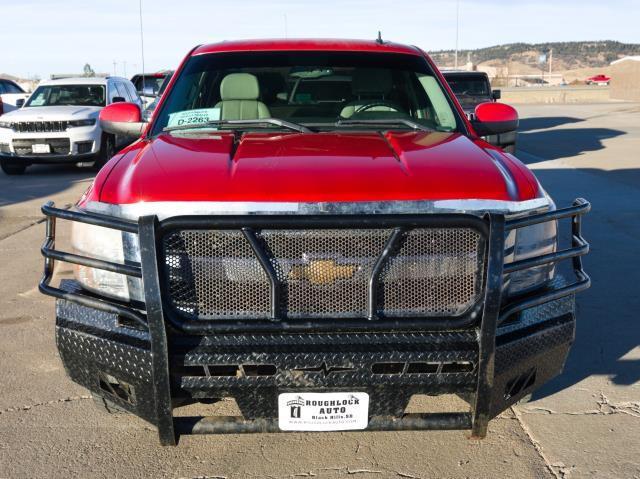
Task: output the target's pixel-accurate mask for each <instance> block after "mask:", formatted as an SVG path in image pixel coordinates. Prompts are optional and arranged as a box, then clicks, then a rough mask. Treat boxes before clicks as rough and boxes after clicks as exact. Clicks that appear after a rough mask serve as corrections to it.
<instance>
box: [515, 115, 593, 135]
mask: <svg viewBox="0 0 640 479" xmlns="http://www.w3.org/2000/svg"><path fill="white" fill-rule="evenodd" d="M582 121H585V120H584V119H583V118H574V117H571V116H539V117H531V118H521V119H520V124H519V125H518V132H525V131H531V130H547V129H549V128H555V127H557V126H560V125H566V124H567V123H580V122H582Z"/></svg>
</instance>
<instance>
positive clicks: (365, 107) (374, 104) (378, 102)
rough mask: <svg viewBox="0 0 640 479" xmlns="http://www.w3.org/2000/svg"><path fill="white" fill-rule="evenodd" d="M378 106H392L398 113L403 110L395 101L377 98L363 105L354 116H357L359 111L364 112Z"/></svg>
mask: <svg viewBox="0 0 640 479" xmlns="http://www.w3.org/2000/svg"><path fill="white" fill-rule="evenodd" d="M377 106H385V107H387V108H391V109H392V110H393V111H396V112H398V113H400V112H401V111H402V110H401V108H400V107H399V106H398V105H396V104H395V103H391V102H390V101H384V100H376V101H372V102H369V103H367V104H365V105H362V106H361V107H359V108H358V109H357V110H356V111H354V112H353V115H352V116H355V115H357V114H358V113H364V112H365V111H368V110H370V109H372V108H375V107H377Z"/></svg>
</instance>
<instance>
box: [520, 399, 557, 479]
mask: <svg viewBox="0 0 640 479" xmlns="http://www.w3.org/2000/svg"><path fill="white" fill-rule="evenodd" d="M511 410H512V411H513V413H514V414H515V417H516V419H517V420H518V423H519V424H520V427H521V428H522V430H523V431H524V433H525V434H526V435H527V438H528V439H529V442H531V445H532V446H533V448H534V449H535V450H536V451H537V453H538V455H539V456H540V458H541V459H542V460H543V461H544V464H545V466H547V469H548V470H549V472H550V473H551V475H552V476H553V477H554V478H555V479H563V478H564V473H562V472H560V471H556V467H555V466H554V465H553V464H551V461H550V460H549V458H548V457H547V456H546V454H545V453H544V451H543V450H542V446H541V445H540V443H539V442H538V441H537V440H536V439H535V438H534V437H533V433H532V432H531V430H530V429H529V426H527V425H526V424H525V422H524V421H523V420H522V414H521V413H520V411H518V409H517V408H515V407H512V408H511Z"/></svg>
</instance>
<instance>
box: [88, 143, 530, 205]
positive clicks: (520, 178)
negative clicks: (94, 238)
mask: <svg viewBox="0 0 640 479" xmlns="http://www.w3.org/2000/svg"><path fill="white" fill-rule="evenodd" d="M114 163H115V165H114V166H112V167H111V169H110V171H109V172H108V173H102V172H101V173H102V174H101V175H99V176H98V179H97V180H96V185H95V188H94V191H93V192H92V196H93V197H94V198H95V199H99V201H100V202H103V203H111V204H128V203H139V202H185V201H206V202H230V201H233V202H297V203H302V202H360V201H392V200H442V199H495V200H507V201H523V200H528V199H532V198H534V197H536V196H537V194H538V187H537V182H536V180H535V178H533V176H532V174H531V173H530V172H529V171H528V170H527V169H526V167H524V166H523V165H521V164H519V162H517V160H515V158H513V157H509V156H507V155H504V154H503V153H502V152H500V151H499V150H497V149H495V148H493V149H492V147H491V146H490V145H488V144H486V143H484V142H481V141H477V142H476V141H472V140H470V139H469V138H467V137H466V136H463V135H460V134H458V133H440V132H395V133H393V132H388V133H384V134H383V133H377V132H331V133H309V134H304V133H283V134H273V133H270V134H269V133H246V134H244V135H242V136H241V137H234V135H233V133H231V132H214V133H211V132H209V133H208V134H205V133H197V134H196V135H194V134H193V133H191V134H189V135H187V134H181V135H179V136H178V135H177V134H175V133H174V134H173V135H169V134H162V135H160V136H158V137H157V138H155V139H153V140H141V141H139V142H138V143H136V144H134V145H133V146H132V147H130V148H129V149H128V150H127V151H126V152H125V153H124V154H123V155H122V156H121V157H120V158H114V160H112V163H111V164H114ZM99 183H101V184H99ZM96 196H97V198H96Z"/></svg>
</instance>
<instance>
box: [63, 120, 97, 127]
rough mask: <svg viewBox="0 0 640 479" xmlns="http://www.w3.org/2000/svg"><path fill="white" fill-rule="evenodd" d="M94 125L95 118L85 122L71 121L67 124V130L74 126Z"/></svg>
mask: <svg viewBox="0 0 640 479" xmlns="http://www.w3.org/2000/svg"><path fill="white" fill-rule="evenodd" d="M95 124H96V119H95V118H87V119H85V120H71V121H69V122H68V123H67V128H73V127H76V126H93V125H95Z"/></svg>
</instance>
